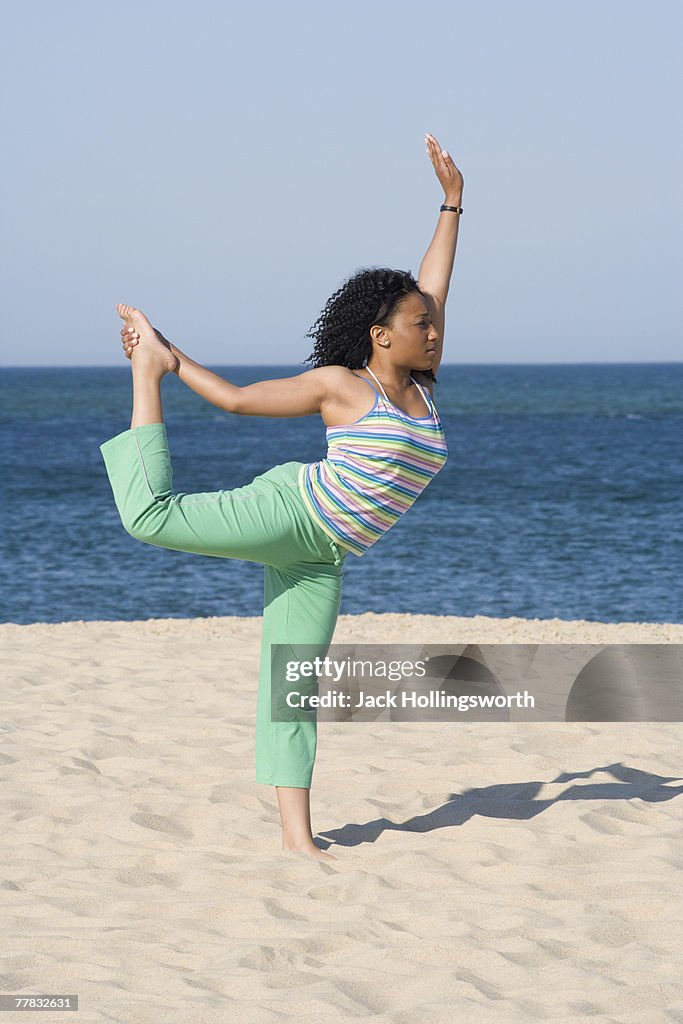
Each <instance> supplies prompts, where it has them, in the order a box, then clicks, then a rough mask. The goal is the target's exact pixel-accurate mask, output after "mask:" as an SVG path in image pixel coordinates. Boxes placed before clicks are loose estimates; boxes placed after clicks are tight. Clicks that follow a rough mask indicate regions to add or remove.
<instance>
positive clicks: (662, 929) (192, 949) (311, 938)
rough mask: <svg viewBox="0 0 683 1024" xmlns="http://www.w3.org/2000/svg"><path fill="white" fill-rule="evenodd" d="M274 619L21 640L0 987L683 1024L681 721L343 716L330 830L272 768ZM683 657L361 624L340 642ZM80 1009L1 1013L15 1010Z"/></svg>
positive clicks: (315, 798) (82, 628)
mask: <svg viewBox="0 0 683 1024" xmlns="http://www.w3.org/2000/svg"><path fill="white" fill-rule="evenodd" d="M260 627H261V620H260V619H259V618H209V619H197V620H179V619H163V620H148V621H145V622H72V623H61V624H56V625H46V624H36V625H29V626H19V625H12V624H7V625H2V626H0V643H1V644H2V650H3V660H4V664H5V666H6V668H5V673H4V675H5V678H4V713H3V725H2V728H3V737H2V745H1V747H0V767H1V771H2V779H3V783H4V786H3V792H4V796H5V803H4V813H3V834H2V845H1V852H2V864H1V868H0V886H1V887H2V893H1V894H0V897H1V904H0V905H1V906H2V919H3V929H2V939H1V947H0V952H1V956H2V961H1V963H2V966H1V968H0V992H3V993H24V994H28V993H35V994H41V993H56V994H57V993H65V994H68V993H78V995H79V997H80V1008H79V1012H78V1014H77V1015H74V1017H73V1019H74V1020H75V1019H77V1020H78V1021H79V1024H86V1022H87V1024H90V1022H103V1021H120V1022H125V1024H151V1022H162V1021H163V1022H183V1024H185V1022H193V1024H202V1022H206V1024H209V1022H211V1024H213V1022H221V1024H223V1022H232V1021H235V1022H239V1024H261V1022H268V1024H271V1022H289V1021H292V1022H293V1021H295V1020H297V1021H298V1020H299V1019H304V1020H307V1021H314V1022H321V1024H322V1022H324V1024H328V1022H337V1021H350V1020H356V1019H361V1020H365V1019H368V1020H372V1021H373V1024H389V1022H391V1024H444V1022H445V1021H447V1020H451V1019H452V1020H459V1021H463V1022H465V1024H494V1022H495V1024H516V1022H522V1021H523V1022H531V1021H543V1022H547V1021H557V1022H562V1024H573V1022H579V1021H581V1022H583V1021H584V1019H585V1018H586V1017H590V1018H591V1020H593V1021H600V1022H608V1021H609V1022H614V1024H616V1022H620V1024H626V1022H629V1024H630V1022H633V1024H636V1022H637V1024H649V1022H653V1024H654V1022H657V1024H662V1022H669V1021H671V1022H675V1021H683V971H682V970H681V967H682V961H681V944H682V940H683V900H682V899H681V874H680V871H681V867H683V853H682V852H681V823H682V819H683V792H682V786H683V780H682V779H681V776H680V775H679V774H678V773H679V772H680V771H681V739H682V738H683V725H682V724H680V723H663V722H656V723H648V722H642V723H636V722H618V723H564V722H551V723H540V722H534V723H519V722H517V723H505V722H483V723H482V722H480V723H477V722H471V723H443V722H412V723H411V722H382V723H378V722H374V723H373V722H364V723H346V724H345V723H342V722H321V723H320V726H319V743H318V758H317V762H316V769H315V774H314V785H313V790H312V813H313V828H314V831H317V832H318V834H319V835H321V836H324V837H326V840H328V841H331V842H332V845H331V846H330V847H329V848H330V851H331V852H333V853H334V854H335V856H337V858H338V860H337V861H336V862H334V863H332V862H329V863H324V862H322V861H315V860H313V859H309V858H302V857H300V856H298V855H296V854H283V853H281V851H280V830H279V816H278V812H277V803H276V799H275V791H274V789H273V788H272V787H267V786H262V785H259V784H257V783H256V782H255V781H254V722H255V711H256V679H257V672H258V656H259V636H260ZM410 641H415V642H420V643H422V642H425V643H448V642H459V643H461V642H464V641H467V642H470V643H477V642H479V643H522V642H529V643H570V642H576V643H662V644H664V643H682V642H683V626H680V625H632V624H628V623H625V624H619V625H605V624H602V623H586V622H569V623H566V622H561V621H559V620H550V621H540V620H536V621H525V620H522V619H487V618H482V617H476V618H471V619H457V618H452V617H443V618H441V617H436V616H419V615H398V614H389V615H375V614H366V615H358V616H341V617H340V619H339V623H338V626H337V631H336V633H335V637H334V642H335V643H345V642H355V643H362V642H365V643H379V642H395V643H399V642H400V643H403V642H406V643H407V642H410ZM32 1019H39V1020H40V1021H41V1022H42V1024H50V1022H53V1021H57V1020H60V1021H62V1020H69V1019H71V1016H70V1015H69V1014H67V1013H59V1014H58V1013H51V1012H42V1013H40V1014H31V1013H23V1012H22V1013H21V1014H19V1013H16V1012H8V1013H3V1016H2V1020H3V1022H7V1024H10V1022H12V1021H14V1020H16V1021H21V1022H24V1024H25V1022H26V1021H28V1020H32Z"/></svg>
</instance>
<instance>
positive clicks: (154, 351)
mask: <svg viewBox="0 0 683 1024" xmlns="http://www.w3.org/2000/svg"><path fill="white" fill-rule="evenodd" d="M116 310H117V312H118V314H119V316H120V317H121V319H122V320H123V321H124V322H125V324H126V326H127V327H132V328H134V330H135V332H136V333H137V335H138V338H139V340H138V341H137V344H136V345H135V348H134V350H133V352H132V353H131V362H132V364H133V367H134V368H135V367H138V368H140V367H142V368H149V369H150V370H156V371H157V372H160V373H161V374H162V375H163V374H165V373H175V371H176V370H177V369H178V366H179V365H180V364H179V361H178V357H177V356H174V355H173V353H172V352H171V350H170V348H168V347H167V345H166V344H164V342H163V341H161V339H160V337H159V335H158V333H157V332H156V331H155V330H154V328H153V327H152V325H151V323H150V322H149V320H148V319H147V317H146V316H145V314H144V313H143V312H142V311H141V310H139V309H136V308H135V307H134V306H124V305H123V303H119V304H118V306H117V307H116Z"/></svg>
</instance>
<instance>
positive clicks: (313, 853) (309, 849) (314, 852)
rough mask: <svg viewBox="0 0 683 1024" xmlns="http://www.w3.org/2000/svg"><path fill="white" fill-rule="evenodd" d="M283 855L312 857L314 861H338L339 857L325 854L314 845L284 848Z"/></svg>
mask: <svg viewBox="0 0 683 1024" xmlns="http://www.w3.org/2000/svg"><path fill="white" fill-rule="evenodd" d="M282 852H283V854H287V855H288V856H295V855H296V856H299V857H312V858H313V859H314V860H338V859H339V858H338V857H335V856H333V855H332V854H331V853H325V851H324V850H321V849H320V848H319V847H317V846H316V845H315V843H312V844H311V845H310V846H283V847H282Z"/></svg>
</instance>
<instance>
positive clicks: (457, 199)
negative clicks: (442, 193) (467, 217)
mask: <svg viewBox="0 0 683 1024" xmlns="http://www.w3.org/2000/svg"><path fill="white" fill-rule="evenodd" d="M444 205H445V206H462V192H454V193H453V194H452V195H447V196H446V198H445V199H444Z"/></svg>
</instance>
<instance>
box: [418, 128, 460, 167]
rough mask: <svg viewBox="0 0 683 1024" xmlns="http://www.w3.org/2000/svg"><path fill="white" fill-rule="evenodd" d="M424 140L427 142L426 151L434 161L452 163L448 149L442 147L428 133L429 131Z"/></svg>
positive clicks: (447, 164)
mask: <svg viewBox="0 0 683 1024" xmlns="http://www.w3.org/2000/svg"><path fill="white" fill-rule="evenodd" d="M425 142H426V143H427V152H428V153H429V155H430V157H431V158H432V161H433V162H434V163H443V164H445V165H446V166H449V165H450V164H452V163H453V159H452V157H451V155H450V153H449V152H448V150H447V149H442V148H441V146H440V145H439V143H438V142H437V141H436V139H435V138H434V136H433V135H430V134H429V132H427V134H426V135H425Z"/></svg>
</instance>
